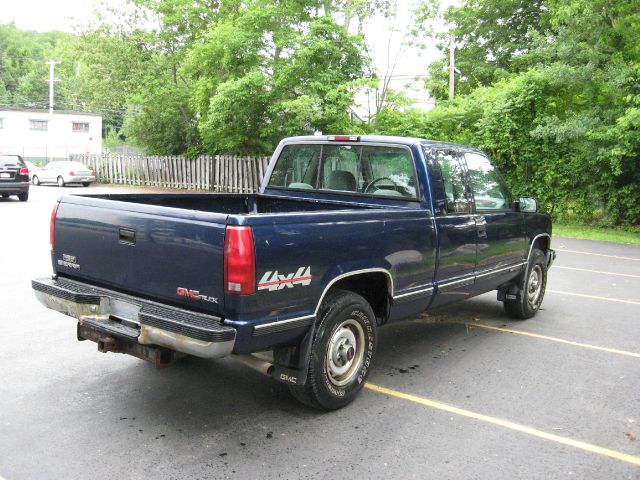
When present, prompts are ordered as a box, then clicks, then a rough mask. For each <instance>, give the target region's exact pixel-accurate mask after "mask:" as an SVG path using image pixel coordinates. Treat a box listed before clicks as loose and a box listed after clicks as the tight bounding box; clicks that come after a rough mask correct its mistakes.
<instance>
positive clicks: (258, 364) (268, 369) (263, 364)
mask: <svg viewBox="0 0 640 480" xmlns="http://www.w3.org/2000/svg"><path fill="white" fill-rule="evenodd" d="M229 357H230V358H233V359H234V360H237V361H238V362H240V363H242V364H244V365H246V366H247V367H249V368H252V369H253V370H255V371H256V372H260V373H261V374H263V375H266V376H267V377H270V376H271V374H272V373H273V369H274V366H273V363H271V362H267V361H265V360H262V359H260V358H257V357H254V356H253V355H230V356H229Z"/></svg>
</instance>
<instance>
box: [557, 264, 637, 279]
mask: <svg viewBox="0 0 640 480" xmlns="http://www.w3.org/2000/svg"><path fill="white" fill-rule="evenodd" d="M552 268H554V269H557V268H559V269H561V270H576V271H578V272H589V273H599V274H602V275H618V276H620V277H632V278H640V275H633V274H631V273H617V272H603V271H602V270H589V269H588V268H577V267H561V266H560V265H554V266H553V267H552Z"/></svg>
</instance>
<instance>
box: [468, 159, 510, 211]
mask: <svg viewBox="0 0 640 480" xmlns="http://www.w3.org/2000/svg"><path fill="white" fill-rule="evenodd" d="M464 157H465V160H466V161H467V169H468V171H469V184H470V186H471V190H472V191H473V197H474V199H475V202H476V209H477V210H505V209H508V208H510V206H511V192H510V191H509V188H508V187H507V185H506V184H505V183H504V180H502V177H501V176H500V174H499V173H498V171H497V170H496V169H495V167H494V166H493V165H492V164H491V162H490V161H489V159H488V158H487V157H485V156H484V155H480V154H479V153H469V152H468V153H465V154H464Z"/></svg>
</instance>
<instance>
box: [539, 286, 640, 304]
mask: <svg viewBox="0 0 640 480" xmlns="http://www.w3.org/2000/svg"><path fill="white" fill-rule="evenodd" d="M547 292H551V293H559V294H561V295H573V296H574V297H584V298H593V299H594V300H607V301H608V302H619V303H628V304H630V305H640V302H637V301H635V300H620V299H619V298H609V297H598V296H597V295H585V294H584V293H572V292H563V291H562V290H549V289H548V288H547Z"/></svg>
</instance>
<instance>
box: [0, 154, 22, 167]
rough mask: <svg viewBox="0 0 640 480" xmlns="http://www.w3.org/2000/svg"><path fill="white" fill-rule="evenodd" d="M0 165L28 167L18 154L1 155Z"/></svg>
mask: <svg viewBox="0 0 640 480" xmlns="http://www.w3.org/2000/svg"><path fill="white" fill-rule="evenodd" d="M0 167H26V165H25V164H24V161H23V160H22V158H21V157H19V156H18V155H0Z"/></svg>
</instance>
